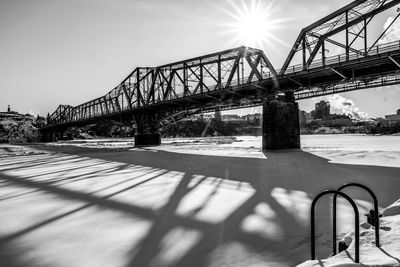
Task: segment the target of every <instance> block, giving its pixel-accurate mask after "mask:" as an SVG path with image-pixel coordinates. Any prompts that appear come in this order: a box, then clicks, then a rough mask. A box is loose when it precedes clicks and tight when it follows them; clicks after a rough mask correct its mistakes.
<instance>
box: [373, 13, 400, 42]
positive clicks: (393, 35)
mask: <svg viewBox="0 0 400 267" xmlns="http://www.w3.org/2000/svg"><path fill="white" fill-rule="evenodd" d="M393 20H394V17H389V18H388V19H387V20H386V22H385V24H384V25H383V29H387V28H388V27H389V25H390V23H392V21H393ZM399 36H400V21H399V20H396V21H395V22H394V23H393V25H392V26H391V27H390V29H388V30H387V32H386V34H385V35H384V36H382V38H381V39H380V40H379V42H378V44H384V43H389V42H393V41H398V40H399Z"/></svg>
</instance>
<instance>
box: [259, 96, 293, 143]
mask: <svg viewBox="0 0 400 267" xmlns="http://www.w3.org/2000/svg"><path fill="white" fill-rule="evenodd" d="M298 148H300V126H299V106H298V104H297V103H296V102H295V99H294V96H293V93H287V94H286V95H285V96H284V97H278V98H277V99H267V100H266V101H265V102H264V103H263V124H262V149H263V150H280V149H298Z"/></svg>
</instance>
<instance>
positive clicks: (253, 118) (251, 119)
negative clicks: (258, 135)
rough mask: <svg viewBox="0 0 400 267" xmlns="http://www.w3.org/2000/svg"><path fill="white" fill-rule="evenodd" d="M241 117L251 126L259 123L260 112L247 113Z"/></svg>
mask: <svg viewBox="0 0 400 267" xmlns="http://www.w3.org/2000/svg"><path fill="white" fill-rule="evenodd" d="M243 118H244V119H245V120H246V121H247V123H248V124H251V125H253V126H260V125H261V119H262V115H261V113H254V114H248V115H245V116H243Z"/></svg>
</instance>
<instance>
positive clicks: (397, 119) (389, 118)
mask: <svg viewBox="0 0 400 267" xmlns="http://www.w3.org/2000/svg"><path fill="white" fill-rule="evenodd" d="M385 120H386V122H387V124H388V125H395V124H397V123H400V112H399V110H397V114H393V115H386V116H385Z"/></svg>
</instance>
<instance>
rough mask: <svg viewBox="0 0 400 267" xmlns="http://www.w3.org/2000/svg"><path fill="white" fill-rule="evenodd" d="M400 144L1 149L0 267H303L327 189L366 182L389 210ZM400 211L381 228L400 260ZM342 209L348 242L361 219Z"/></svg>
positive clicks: (213, 142)
mask: <svg viewBox="0 0 400 267" xmlns="http://www.w3.org/2000/svg"><path fill="white" fill-rule="evenodd" d="M399 140H400V137H398V136H387V137H385V136H379V137H378V136H377V137H371V136H351V135H349V136H345V135H341V136H302V144H303V150H299V151H279V152H265V153H263V152H262V151H261V149H260V148H261V143H260V142H261V139H260V138H256V137H237V138H211V139H204V140H201V139H183V141H182V140H176V139H169V140H164V145H162V146H160V147H148V148H140V149H139V148H133V140H131V139H120V140H110V139H105V140H90V141H85V142H82V141H80V142H64V143H61V142H60V143H57V144H51V145H42V146H40V145H35V146H32V147H27V146H23V147H20V146H17V147H14V148H13V149H11V150H10V149H9V148H7V147H4V146H2V147H0V150H1V151H3V154H4V156H2V157H1V158H0V214H1V221H0V263H2V264H0V265H1V266H3V265H4V266H10V267H13V266H33V267H35V266H62V267H64V266H74V267H75V266H77V267H79V266H85V267H86V266H96V267H97V266H135V267H147V266H151V267H159V266H166V267H170V266H171V267H172V266H174V267H178V266H185V267H186V266H190V267H192V266H193V267H200V266H204V267H214V266H229V267H230V266H250V267H256V266H294V265H296V264H300V263H301V262H303V261H306V260H308V259H309V257H310V256H309V255H310V249H309V247H310V234H309V232H310V227H309V225H310V222H309V216H310V210H309V209H310V203H311V201H312V199H313V197H314V196H315V195H316V194H317V193H319V192H320V191H322V190H324V189H328V188H337V187H338V186H340V185H342V184H343V183H346V182H359V183H362V184H365V185H367V186H369V187H370V188H372V189H373V190H374V192H375V193H376V195H377V196H378V199H379V205H380V207H381V209H382V208H383V207H387V206H389V205H391V204H392V203H393V202H394V201H396V200H397V199H398V198H399V196H400V189H399V188H400V175H399V174H400V163H399V160H400V155H399V152H400V145H399V144H400V142H399ZM379 144H381V145H379ZM19 148H21V150H19ZM18 151H19V152H18ZM14 152H15V153H14ZM7 153H14V154H12V155H13V156H12V157H10V156H8V157H6V155H7ZM18 153H19V154H18ZM346 192H347V193H349V194H350V195H351V196H352V197H354V198H355V199H356V202H357V205H358V207H359V210H360V213H361V214H364V213H366V212H367V211H368V210H369V209H370V208H371V207H372V203H371V202H372V200H371V199H370V197H369V195H368V194H366V193H365V192H360V191H357V190H354V189H348V190H346ZM330 206H331V203H330V201H329V199H328V198H327V199H324V200H321V202H320V203H318V206H317V244H318V249H317V256H318V258H320V259H323V258H326V257H327V256H328V255H329V254H330V252H331V232H330V229H331V225H330V224H331V217H330V216H331V215H330ZM396 209H397V208H396V207H395V206H392V207H391V208H388V209H387V210H386V211H383V212H384V213H385V212H386V213H387V214H385V215H386V216H385V217H383V218H382V225H381V226H382V227H386V228H385V229H386V230H385V229H383V230H382V240H386V241H385V242H386V243H385V242H384V243H383V244H384V245H383V249H385V252H386V253H388V254H389V255H392V256H393V257H395V258H399V256H394V255H396V254H394V252H393V251H392V250H390V249H389V247H390V246H391V245H389V243H387V242H389V241H390V240H393V238H392V236H395V235H396V233H397V232H396V231H397V230H396V229H398V225H399V221H398V220H397V219H396V220H394V219H393V220H389V218H398V216H396V215H395V214H396V212H397V211H396ZM338 210H340V212H339V214H338V216H339V218H338V234H339V239H340V238H342V237H343V236H344V235H345V234H346V233H349V232H351V231H352V230H353V225H352V222H353V215H352V210H351V207H349V206H348V204H346V203H345V202H343V201H339V202H338ZM388 214H390V215H391V216H390V217H389V216H388ZM361 219H362V220H365V217H364V216H363V215H361ZM396 227H397V228H396ZM389 228H390V231H389V230H388V229H389ZM371 231H372V230H371V229H362V232H363V233H365V234H364V236H365V237H366V238H369V236H370V232H371ZM366 241H367V242H366V243H367V244H370V243H371V242H370V240H369V239H368V240H367V239H366ZM397 243H400V242H397ZM367 246H368V245H367ZM385 246H387V247H385ZM397 248H398V247H397ZM361 251H363V250H361ZM349 253H351V248H350V249H349ZM382 253H384V252H382ZM362 255H363V254H362ZM371 255H372V254H371ZM339 256H340V254H339V255H338V256H337V257H339ZM360 258H361V260H363V256H361V257H360ZM389 258H390V257H389ZM330 259H333V258H330ZM364 259H368V260H369V258H368V257H366V256H365V257H364ZM393 260H395V259H393ZM321 261H322V260H321ZM370 262H373V261H372V258H371V261H370ZM343 263H346V262H343ZM363 263H365V262H363ZM317 264H319V265H316V266H327V265H322V264H321V263H317ZM338 264H341V262H338ZM346 264H347V263H346ZM393 266H400V265H393Z"/></svg>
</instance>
